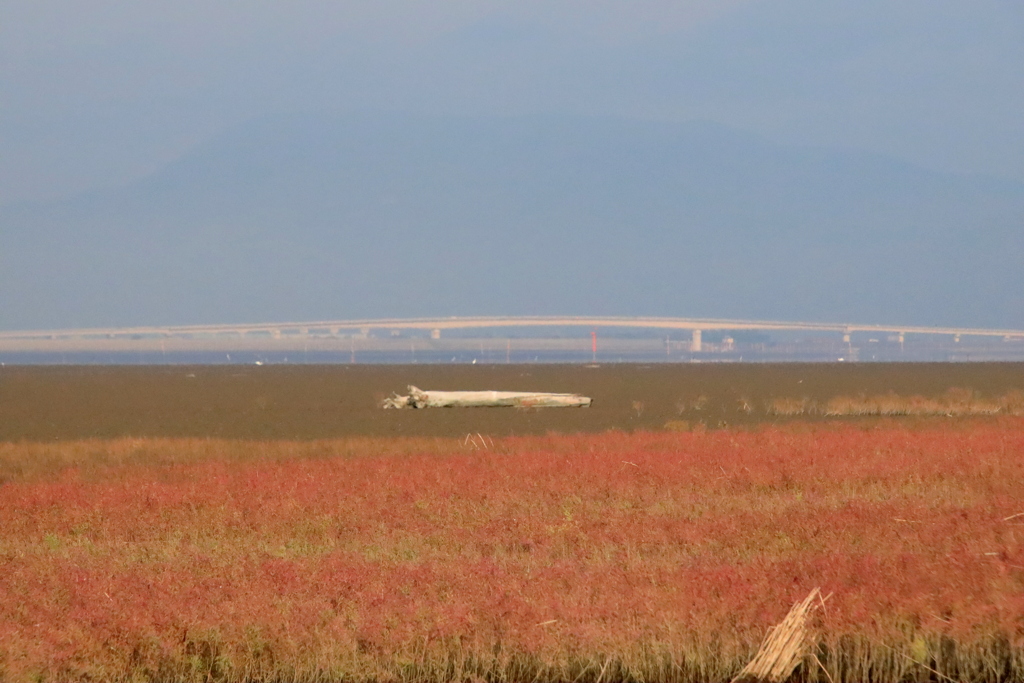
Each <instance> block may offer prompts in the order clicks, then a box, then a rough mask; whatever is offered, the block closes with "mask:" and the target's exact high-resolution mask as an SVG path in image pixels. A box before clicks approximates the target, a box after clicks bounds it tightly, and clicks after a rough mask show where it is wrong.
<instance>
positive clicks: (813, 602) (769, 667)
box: [733, 588, 824, 683]
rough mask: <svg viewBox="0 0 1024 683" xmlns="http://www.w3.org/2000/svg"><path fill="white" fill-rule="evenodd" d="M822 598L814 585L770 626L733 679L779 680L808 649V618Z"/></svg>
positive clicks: (782, 678)
mask: <svg viewBox="0 0 1024 683" xmlns="http://www.w3.org/2000/svg"><path fill="white" fill-rule="evenodd" d="M823 602H824V601H823V600H822V598H821V591H820V590H819V589H817V588H815V589H814V590H812V591H811V592H810V594H809V595H808V596H807V597H806V598H804V599H803V600H801V601H800V602H797V603H796V604H794V605H793V608H792V609H790V610H789V614H787V615H786V618H785V619H783V620H782V622H781V623H780V624H778V625H777V626H775V627H774V628H772V630H771V631H769V632H768V635H767V636H766V637H765V639H764V642H763V643H761V648H760V649H759V650H758V651H757V654H756V655H755V656H754V658H753V659H752V660H751V661H750V662H749V663H748V664H747V665H746V666H745V667H743V670H742V671H740V673H739V674H738V675H737V676H736V678H734V679H733V683H735V682H736V681H771V682H772V683H782V681H784V680H786V679H787V678H789V676H790V675H791V674H792V673H793V670H794V669H796V667H797V665H798V664H800V662H802V661H803V659H804V658H805V657H806V656H807V654H808V653H809V651H810V647H811V645H812V642H813V641H812V638H811V637H810V633H809V629H808V626H807V620H808V617H809V616H810V615H811V614H812V613H813V612H814V611H815V610H816V609H818V607H819V606H820V605H821V604H822V603H823Z"/></svg>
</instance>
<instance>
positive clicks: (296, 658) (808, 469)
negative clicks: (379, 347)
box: [0, 417, 1024, 683]
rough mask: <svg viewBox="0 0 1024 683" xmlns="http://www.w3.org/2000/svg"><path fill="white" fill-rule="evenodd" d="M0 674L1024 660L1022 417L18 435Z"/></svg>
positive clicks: (576, 672)
mask: <svg viewBox="0 0 1024 683" xmlns="http://www.w3.org/2000/svg"><path fill="white" fill-rule="evenodd" d="M0 477H2V481H3V482H4V483H3V485H2V486H0V680H4V681H29V680H33V681H36V680H44V681H46V680H161V681H163V680H188V681H211V680H224V681H247V680H257V681H272V680H273V681H277V680H293V681H327V680H357V681H371V680H372V681H385V680H386V681H450V680H458V681H469V680H481V679H482V680H490V681H520V680H531V681H532V680H545V681H550V680H564V681H589V682H590V683H597V682H598V681H601V682H605V681H613V680H635V681H728V680H730V679H731V678H732V677H733V676H734V675H735V674H736V673H737V672H738V671H739V670H740V669H741V668H742V667H743V665H744V664H745V663H746V662H747V661H748V660H749V659H750V658H751V657H752V656H753V655H754V653H755V652H756V650H757V648H758V646H759V644H760V643H761V641H762V639H763V638H764V635H765V633H766V631H767V629H768V628H769V627H770V626H771V625H772V624H774V623H777V622H778V621H779V620H780V619H781V618H782V617H784V616H785V614H786V613H787V611H788V610H789V607H790V606H791V605H792V604H793V603H794V601H796V600H798V599H802V598H803V597H805V596H806V595H807V594H808V593H809V592H810V591H811V590H812V589H813V588H815V587H820V588H821V589H822V591H823V593H824V594H829V593H831V595H832V597H831V598H830V599H829V600H828V601H827V603H826V604H825V607H824V608H823V609H821V610H820V611H819V612H818V614H817V617H816V621H815V623H814V624H813V633H814V640H815V642H816V646H815V648H814V650H813V655H814V657H813V658H809V659H807V660H805V661H804V663H803V664H802V665H801V666H800V667H799V668H798V669H797V671H796V674H795V675H796V676H797V677H798V678H800V679H804V680H815V681H829V680H831V681H835V682H836V683H838V682H839V681H870V680H879V681H894V680H938V679H943V680H945V678H944V677H949V678H951V679H954V680H972V681H1004V680H1021V679H1022V678H1024V514H1021V513H1024V420H1021V419H1019V418H1012V417H1003V418H993V419H989V418H982V419H973V420H947V421H944V422H936V423H924V424H921V425H918V426H916V427H914V428H909V427H907V426H905V425H900V424H898V423H885V422H882V423H876V424H875V425H874V426H870V427H865V426H864V425H859V426H855V425H849V424H847V425H837V424H828V423H818V424H813V425H811V424H800V423H793V424H791V425H787V426H784V427H777V426H776V427H772V426H766V427H763V428H757V429H751V430H720V431H704V432H679V433H676V432H660V433H654V432H646V433H645V432H638V433H634V434H625V433H620V432H609V433H604V434H590V435H578V436H564V435H549V436H537V437H518V438H496V439H484V438H481V437H478V438H475V439H436V440H435V439H362V440H353V439H345V440H336V441H312V442H284V441H276V442H244V441H217V440H205V439H200V440H187V439H145V440H129V439H119V440H112V441H83V442H72V443H61V444H27V443H25V444H11V443H8V444H0Z"/></svg>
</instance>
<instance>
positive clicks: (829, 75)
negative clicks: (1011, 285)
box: [0, 0, 1024, 203]
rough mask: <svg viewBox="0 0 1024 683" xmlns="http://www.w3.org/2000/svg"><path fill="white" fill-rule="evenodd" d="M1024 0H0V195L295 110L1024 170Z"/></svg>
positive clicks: (105, 169) (83, 182)
mask: <svg viewBox="0 0 1024 683" xmlns="http://www.w3.org/2000/svg"><path fill="white" fill-rule="evenodd" d="M1022 36H1024V2H1020V0H972V1H971V2H965V1H964V0H838V1H834V2H833V1H828V0H772V1H768V0H672V1H662V0H628V1H626V0H624V1H620V2H612V1H608V0H533V1H531V0H514V1H504V0H490V1H488V0H474V1H469V0H442V1H439V2H426V1H423V0H421V1H412V0H344V1H334V2H328V1H325V0H291V1H289V2H281V1H280V0H278V1H275V2H270V1H266V0H222V1H214V0H174V1H173V2H170V1H166V2H152V1H148V0H0V203H4V202H11V201H16V200H25V199H47V198H58V197H65V196H69V195H72V194H74V193H76V192H79V191H81V190H86V189H90V188H96V187H109V186H116V185H119V184H123V183H125V182H128V181H130V180H133V179H135V178H137V177H139V176H141V175H144V174H146V173H149V172H151V171H154V170H156V169H158V168H160V167H161V166H163V165H164V164H166V163H167V162H168V161H171V160H174V159H176V158H178V157H179V156H181V155H183V154H184V153H186V152H187V151H188V150H189V149H190V148H192V147H193V146H195V145H197V144H198V143H200V142H202V141H204V140H206V139H209V138H210V137H211V136H214V135H215V134H217V133H219V132H221V131H223V130H225V129H229V128H231V127H232V126H235V125H237V124H239V123H240V122H242V121H245V120H247V119H250V118H254V117H259V116H262V115H266V114H273V113H278V112H287V111H316V110H335V111H347V110H363V109H390V110H400V111H406V112H413V113H422V112H427V113H459V114H465V113H468V114H482V115H490V114H519V113H563V114H581V113H582V114H598V115H614V116H620V117H626V118H642V119H653V120H663V121H670V122H671V121H676V122H678V121H686V120H691V119H705V120H710V121H714V122H718V123H721V124H725V125H729V126H733V127H737V128H741V129H746V130H750V131H753V132H757V133H760V134H762V135H765V136H767V137H768V138H769V139H771V140H775V141H778V142H784V143H793V142H797V143H808V144H815V145H828V146H839V147H846V148H855V149H863V150H868V151H873V152H880V153H884V154H887V155H891V156H895V157H898V158H902V159H905V160H908V161H911V162H913V163H916V164H920V165H923V166H925V167H929V168H933V169H936V170H944V171H953V172H977V173H985V174H991V175H997V176H1003V177H1007V178H1012V179H1016V180H1024V115H1022V114H1024V40H1022Z"/></svg>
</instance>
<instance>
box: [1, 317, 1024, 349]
mask: <svg viewBox="0 0 1024 683" xmlns="http://www.w3.org/2000/svg"><path fill="white" fill-rule="evenodd" d="M552 327H559V328H566V327H581V328H589V329H598V328H632V329H657V330H685V331H689V332H690V333H691V334H692V342H691V350H693V351H700V350H701V333H702V332H704V331H711V330H730V331H732V330H736V331H741V330H742V331H747V330H774V331H794V332H821V333H829V332H832V333H837V334H841V335H843V339H844V341H850V335H851V334H855V333H877V334H890V335H895V336H896V337H897V338H898V340H899V341H900V342H902V341H903V339H904V337H905V336H906V335H944V336H948V337H952V338H953V339H955V340H957V341H958V340H959V339H960V337H1001V338H1003V339H1005V340H1008V341H1011V340H1012V341H1022V340H1024V330H1019V329H991V328H972V327H925V326H919V325H879V324H861V323H821V322H785V321H771V320H731V319H718V318H660V317H624V316H477V317H449V318H380V319H364V320H319V321H308V322H290V323H258V324H238V325H179V326H149V327H109V328H82V329H63V330H23V331H0V345H2V346H3V347H6V348H7V349H12V348H23V349H26V350H27V349H31V348H33V347H34V348H38V347H39V346H40V345H45V344H46V342H47V341H48V340H50V341H52V340H67V341H70V340H83V341H84V340H92V341H94V342H95V341H100V340H104V339H108V340H118V339H120V340H130V339H147V338H148V339H203V338H207V339H208V338H215V337H221V338H223V337H225V336H228V337H230V336H238V337H255V336H269V337H271V338H275V339H280V338H285V337H287V338H291V339H295V338H302V337H310V338H312V337H323V336H325V335H330V336H340V335H342V334H343V333H348V334H358V335H360V336H368V335H370V334H371V333H372V332H373V331H381V330H387V331H391V332H401V331H403V330H428V331H429V332H430V333H431V336H432V337H433V338H435V339H437V338H440V336H441V334H442V332H443V331H444V330H467V329H505V328H552Z"/></svg>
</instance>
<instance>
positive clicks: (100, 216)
mask: <svg viewBox="0 0 1024 683" xmlns="http://www.w3.org/2000/svg"><path fill="white" fill-rule="evenodd" d="M525 313H536V314H554V313H565V314H576V313H580V314H589V313H594V314H623V315H630V314H637V315H641V314H643V315H679V316H710V317H743V318H778V319H794V320H796V319H799V320H832V321H858V322H905V323H908V324H911V323H916V324H949V325H953V324H957V325H978V326H1005V327H1024V185H1021V184H1016V183H1013V182H1009V181H1001V180H998V179H991V178H982V177H968V176H955V175H948V174H940V173H935V172H931V171H927V170H924V169H921V168H917V167H914V166H910V165H908V164H905V163H901V162H898V161H894V160H892V159H888V158H883V157H878V156H869V155H865V154H860V153H857V152H847V151H837V150H826V149H809V148H798V147H787V146H779V145H775V144H771V143H769V142H766V141H764V140H762V139H760V138H757V137H754V136H751V135H748V134H745V133H742V132H738V131H734V130H730V129H726V128H722V127H719V126H716V125H712V124H707V123H688V124H663V123H646V122H636V121H622V120H611V119H591V118H574V117H555V116H537V117H529V118H510V119H496V118H444V117H437V118H431V117H421V116H403V115H393V114H388V115H370V114H361V115H344V116H341V115H338V116H322V115H320V116H312V115H309V116H306V115H296V116H289V117H281V118H275V119H266V120H260V121H256V122H253V123H252V124H250V125H247V126H244V127H242V128H240V129H237V130H234V131H231V132H230V133H229V134H226V135H223V136H221V137H219V138H217V139H215V140H213V141H211V142H209V143H208V144H205V145H203V146H202V147H200V148H198V149H196V150H195V151H194V152H193V153H192V154H191V155H189V156H187V157H186V158H184V159H182V160H180V161H179V162H177V163H174V164H172V165H170V166H168V167H166V168H164V169H163V170H161V171H160V172H158V173H156V174H154V175H152V176H150V177H147V178H145V179H144V180H142V181H140V182H137V183H135V184H132V185H130V186H128V187H125V188H122V189H120V190H117V191H112V192H103V193H95V194H90V195H87V196H82V197H79V198H76V199H74V200H70V201H64V202H55V203H48V204H32V205H18V206H6V207H2V208H0V327H2V328H6V329H16V328H37V327H41V328H47V327H65V326H78V325H84V326H89V325H107V324H150V323H152V324H176V323H199V322H234V321H238V322H241V321H262V320H267V321H269V320H291V319H294V320H301V319H322V318H349V317H378V316H411V315H464V314H525Z"/></svg>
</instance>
